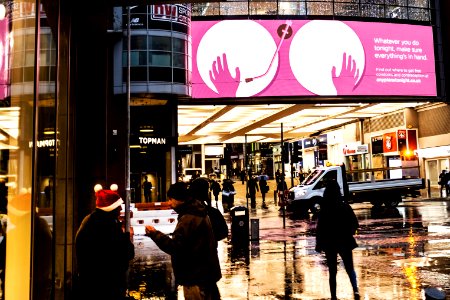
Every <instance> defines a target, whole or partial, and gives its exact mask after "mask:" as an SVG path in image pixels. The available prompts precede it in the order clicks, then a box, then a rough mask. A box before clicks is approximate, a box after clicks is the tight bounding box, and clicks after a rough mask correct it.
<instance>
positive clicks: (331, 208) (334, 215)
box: [315, 180, 360, 300]
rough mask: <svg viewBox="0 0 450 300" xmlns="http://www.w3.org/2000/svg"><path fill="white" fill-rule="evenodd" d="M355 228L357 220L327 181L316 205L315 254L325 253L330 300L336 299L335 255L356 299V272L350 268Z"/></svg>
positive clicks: (334, 186)
mask: <svg viewBox="0 0 450 300" xmlns="http://www.w3.org/2000/svg"><path fill="white" fill-rule="evenodd" d="M358 227H359V223H358V219H357V218H356V216H355V213H354V212H353V209H352V208H351V206H350V205H349V204H348V203H347V202H346V201H345V199H344V197H343V196H342V194H341V190H340V187H339V184H338V183H337V182H336V181H335V180H331V181H329V182H328V183H327V185H326V187H325V191H324V193H323V198H322V200H321V202H320V212H319V215H318V219H317V229H316V248H315V250H316V251H317V252H322V251H323V252H324V253H325V257H326V260H327V265H328V273H329V285H330V293H331V299H332V300H335V299H337V298H336V274H337V266H338V264H337V256H338V254H339V256H340V257H341V258H342V261H343V262H344V266H345V271H346V272H347V275H348V277H349V279H350V283H351V284H352V288H353V294H354V298H355V299H357V300H358V299H360V296H359V290H358V283H357V279H356V272H355V270H354V267H353V249H355V248H356V247H357V246H358V245H357V243H356V240H355V238H354V234H355V233H356V230H357V229H358Z"/></svg>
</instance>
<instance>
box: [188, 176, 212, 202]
mask: <svg viewBox="0 0 450 300" xmlns="http://www.w3.org/2000/svg"><path fill="white" fill-rule="evenodd" d="M189 195H190V196H191V197H192V198H193V199H197V200H200V201H206V202H209V201H210V199H209V182H208V179H206V178H203V177H199V178H196V179H195V180H194V181H192V182H191V184H190V185H189Z"/></svg>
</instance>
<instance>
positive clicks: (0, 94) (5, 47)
mask: <svg viewBox="0 0 450 300" xmlns="http://www.w3.org/2000/svg"><path fill="white" fill-rule="evenodd" d="M8 32H9V31H8V19H7V18H4V19H2V20H0V100H3V99H5V98H6V97H7V96H8V84H9V82H8V81H9V80H8V68H9V67H8V54H9V43H8Z"/></svg>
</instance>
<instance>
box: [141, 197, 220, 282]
mask: <svg viewBox="0 0 450 300" xmlns="http://www.w3.org/2000/svg"><path fill="white" fill-rule="evenodd" d="M175 211H176V212H177V213H178V223H177V226H176V227H175V230H174V232H173V234H172V237H169V236H168V235H166V234H164V233H162V232H160V231H155V232H151V233H149V234H148V235H149V236H150V237H151V238H152V240H153V241H154V242H155V243H156V245H158V247H159V248H160V249H161V250H163V251H164V252H166V253H167V254H170V255H171V260H172V268H173V272H174V275H175V281H176V283H177V284H179V285H204V284H211V283H216V282H217V281H219V280H220V278H221V277H222V274H221V271H220V264H219V257H218V255H217V241H216V239H215V238H214V233H213V231H212V227H211V223H210V221H209V218H207V210H206V207H205V206H204V205H203V204H201V202H200V201H198V200H195V201H193V202H190V201H189V202H185V203H183V204H182V205H181V206H179V207H177V208H176V209H175Z"/></svg>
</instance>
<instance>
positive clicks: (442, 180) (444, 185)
mask: <svg viewBox="0 0 450 300" xmlns="http://www.w3.org/2000/svg"><path fill="white" fill-rule="evenodd" d="M447 174H448V172H447V171H446V170H442V171H441V173H440V174H439V181H438V184H439V187H440V189H439V192H440V195H441V197H443V196H444V189H445V191H446V194H445V195H446V196H448V193H447V185H448V180H447V181H446V180H445V179H446V175H447Z"/></svg>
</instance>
